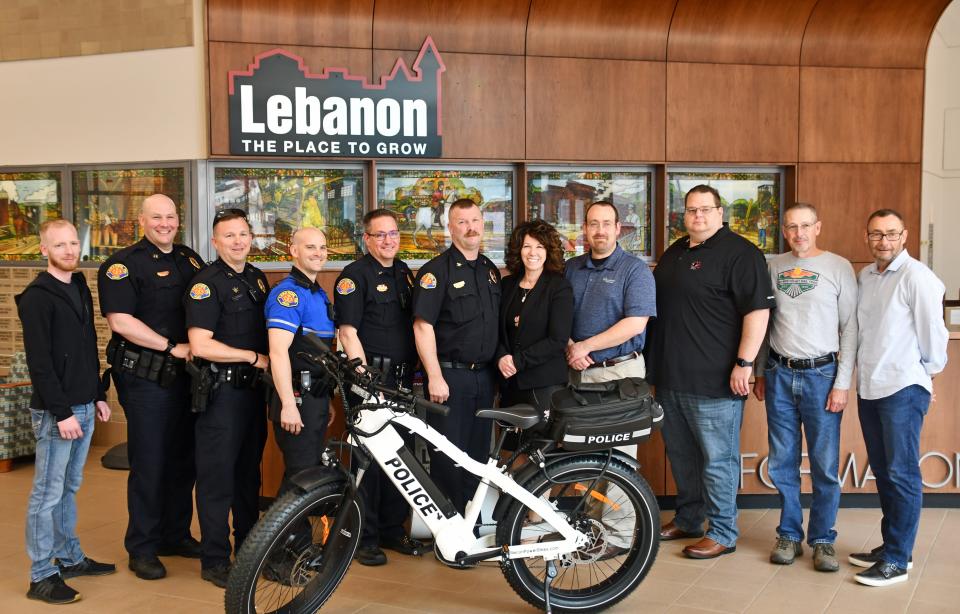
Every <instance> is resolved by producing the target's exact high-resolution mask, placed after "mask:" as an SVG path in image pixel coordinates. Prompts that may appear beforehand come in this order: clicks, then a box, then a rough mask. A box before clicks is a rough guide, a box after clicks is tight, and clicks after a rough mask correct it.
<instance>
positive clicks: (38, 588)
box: [27, 574, 80, 605]
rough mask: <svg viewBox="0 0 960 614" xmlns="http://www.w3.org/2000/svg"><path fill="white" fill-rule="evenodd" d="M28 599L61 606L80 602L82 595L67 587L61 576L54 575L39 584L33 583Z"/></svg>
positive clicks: (28, 592)
mask: <svg viewBox="0 0 960 614" xmlns="http://www.w3.org/2000/svg"><path fill="white" fill-rule="evenodd" d="M27 597H28V598H30V599H36V600H37V601H43V602H45V603H52V604H54V605H61V604H64V603H73V602H74V601H79V600H80V593H78V592H77V591H75V590H73V589H72V588H70V587H69V586H67V585H66V584H65V583H64V582H63V578H61V577H60V574H53V575H52V576H50V577H48V578H44V579H43V580H40V581H39V582H31V583H30V590H29V591H27Z"/></svg>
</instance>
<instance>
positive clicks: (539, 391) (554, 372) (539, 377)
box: [497, 220, 573, 410]
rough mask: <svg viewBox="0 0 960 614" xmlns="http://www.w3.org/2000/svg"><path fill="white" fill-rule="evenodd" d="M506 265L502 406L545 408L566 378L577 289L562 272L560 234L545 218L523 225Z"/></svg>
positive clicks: (515, 234) (499, 358) (500, 361)
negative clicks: (523, 404)
mask: <svg viewBox="0 0 960 614" xmlns="http://www.w3.org/2000/svg"><path fill="white" fill-rule="evenodd" d="M506 264H507V269H508V270H509V271H510V274H509V275H507V276H506V277H504V278H503V286H502V291H501V292H502V293H501V296H500V341H499V344H498V348H497V367H499V369H500V374H501V375H503V377H504V378H505V379H506V386H503V387H501V405H502V406H507V405H513V404H516V403H530V404H532V405H534V406H536V407H539V408H540V409H541V410H543V409H545V408H548V407H549V402H550V401H549V399H550V395H551V394H552V393H553V391H554V390H556V389H557V388H558V387H561V386H564V385H566V383H567V362H566V359H565V357H564V350H565V349H566V347H567V343H568V341H569V340H570V331H571V329H572V327H573V289H572V288H571V286H570V282H568V281H567V280H566V278H564V276H563V248H562V247H561V243H560V235H559V233H557V230H556V229H555V228H554V227H553V226H551V225H550V224H548V223H546V222H544V221H543V220H533V221H530V222H524V223H523V224H520V225H519V226H517V228H516V229H514V231H513V234H512V235H511V236H510V244H509V246H508V247H507V255H506Z"/></svg>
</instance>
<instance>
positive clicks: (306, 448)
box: [273, 394, 330, 496]
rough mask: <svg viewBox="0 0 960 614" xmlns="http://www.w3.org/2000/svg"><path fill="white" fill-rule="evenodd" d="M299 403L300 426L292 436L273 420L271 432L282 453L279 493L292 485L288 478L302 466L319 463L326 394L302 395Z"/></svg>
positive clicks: (327, 408)
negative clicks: (301, 424)
mask: <svg viewBox="0 0 960 614" xmlns="http://www.w3.org/2000/svg"><path fill="white" fill-rule="evenodd" d="M301 398H302V399H303V402H302V404H301V405H300V420H301V421H302V422H303V428H302V429H300V432H299V433H298V434H296V435H294V434H293V433H290V432H288V431H285V430H283V428H282V427H281V426H280V423H279V422H274V423H273V435H274V437H275V439H276V440H277V446H278V447H279V448H280V451H281V452H283V464H284V470H283V483H282V484H281V485H280V492H278V493H277V495H278V496H279V495H282V494H284V493H285V492H287V491H288V490H290V488H291V487H292V483H291V482H290V478H292V477H293V476H295V475H296V474H297V473H299V472H300V471H303V470H304V469H309V468H310V467H316V466H317V465H319V464H320V457H321V455H322V453H323V448H324V442H325V440H326V436H327V420H328V419H329V417H330V397H327V396H322V397H315V396H313V395H310V394H306V395H304V396H303V397H301Z"/></svg>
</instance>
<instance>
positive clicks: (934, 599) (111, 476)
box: [0, 448, 960, 614]
mask: <svg viewBox="0 0 960 614" xmlns="http://www.w3.org/2000/svg"><path fill="white" fill-rule="evenodd" d="M103 452H104V450H103V449H97V448H94V449H92V450H91V452H90V457H89V458H90V460H89V462H88V467H87V472H86V476H85V482H84V485H83V487H82V488H81V490H80V497H79V506H80V519H79V523H78V529H79V535H80V539H81V542H82V544H83V547H84V549H85V551H86V552H87V553H88V554H89V555H90V556H92V557H93V558H95V559H98V560H102V561H112V562H115V563H117V564H118V565H117V567H118V568H119V571H118V573H117V574H115V575H112V576H103V577H99V578H76V579H73V580H71V581H70V584H71V585H72V586H74V587H75V588H76V589H77V590H79V591H80V592H81V594H82V595H83V599H82V600H81V601H79V602H77V603H75V604H71V605H70V606H68V607H66V608H64V610H65V611H68V612H77V613H80V612H96V613H98V614H109V613H114V612H116V613H119V612H137V613H138V614H149V613H153V612H158V613H159V612H162V613H163V614H179V613H190V614H199V613H204V612H211V613H212V612H222V611H223V592H222V591H221V590H219V589H217V588H216V587H214V586H213V585H212V584H209V583H207V582H204V581H202V580H200V576H199V562H198V561H192V560H186V559H180V558H169V559H166V564H167V569H168V572H169V575H168V577H167V578H166V579H164V580H160V581H156V582H144V581H142V580H138V579H137V578H136V577H134V575H133V574H132V573H131V572H130V571H129V570H127V568H126V554H125V552H124V550H123V543H122V540H123V532H124V528H125V525H126V511H125V510H126V506H125V502H124V501H125V489H126V482H125V480H126V473H124V472H117V471H109V470H106V469H103V468H102V467H101V466H100V464H99V459H100V456H101V455H102V454H103ZM32 476H33V464H32V463H31V462H23V461H20V462H18V463H17V464H16V465H15V468H14V470H13V471H12V472H10V473H4V474H0V493H2V495H0V612H4V613H11V614H13V613H15V614H20V613H30V612H49V611H51V610H54V609H56V608H54V607H53V606H48V605H46V604H41V603H38V602H35V601H29V600H27V599H26V598H25V597H24V594H25V593H26V590H27V588H28V582H29V575H28V568H29V562H28V560H27V556H26V554H25V552H24V546H23V518H24V513H25V509H26V500H27V495H28V492H29V489H30V483H31V479H32ZM662 515H663V518H664V519H665V520H667V519H669V518H670V517H671V513H670V512H664V513H663V514H662ZM777 521H778V513H777V510H744V511H742V512H741V514H740V529H741V538H740V542H739V544H738V549H737V552H736V553H735V554H733V555H727V556H724V557H720V558H719V559H715V560H712V561H694V560H691V559H687V558H685V557H684V556H683V555H682V554H681V552H680V550H681V548H682V546H683V542H666V543H664V544H662V545H661V548H660V554H659V556H658V558H657V561H656V563H655V564H654V566H653V569H652V570H651V571H650V574H649V575H648V576H647V578H646V580H645V581H644V582H643V583H642V584H641V585H640V587H639V588H638V589H637V590H636V591H635V592H634V593H633V594H632V595H631V596H630V597H629V598H628V599H627V600H625V601H624V602H622V603H621V604H619V605H618V606H617V607H615V608H613V609H611V610H609V611H611V612H643V613H645V614H646V613H655V612H677V613H680V612H685V613H689V614H694V613H700V614H703V613H705V612H750V613H763V614H766V613H773V612H836V613H843V614H852V613H856V612H864V613H865V614H884V613H886V612H909V613H911V614H913V613H916V614H932V613H934V612H944V613H946V612H951V613H957V612H960V556H958V555H957V552H958V551H960V509H950V510H946V509H926V510H924V511H923V516H922V519H921V523H920V533H919V535H918V537H917V545H916V549H915V550H914V568H913V570H912V571H911V572H910V580H909V581H908V582H906V583H903V584H898V585H895V586H891V587H886V588H870V587H865V586H860V585H859V584H856V583H855V582H854V581H853V574H854V573H855V571H856V569H855V568H853V567H851V566H849V565H847V564H846V563H843V564H842V567H841V570H840V572H839V573H833V574H824V573H817V572H816V571H814V570H813V568H812V562H811V559H810V552H809V550H806V551H805V556H804V558H802V559H801V560H799V561H798V562H797V563H795V564H793V565H792V566H789V567H779V566H774V565H771V564H769V563H768V562H767V556H768V553H769V549H770V547H771V546H772V544H773V540H774V531H775V527H776V525H777ZM838 529H839V531H840V537H839V541H838V543H837V549H838V552H839V553H840V554H841V555H843V556H844V557H845V555H846V554H847V553H849V552H853V551H862V550H864V549H869V548H870V547H873V546H874V545H876V544H877V543H879V537H878V536H879V532H880V514H879V512H878V511H877V510H864V509H842V510H840V519H839V521H838ZM194 534H195V535H199V531H196V530H195V532H194ZM324 611H330V612H336V613H343V614H346V613H351V612H363V613H364V614H378V613H381V612H382V613H387V614H389V613H398V614H399V613H401V612H456V613H457V614H468V613H470V614H472V613H481V612H490V613H497V614H508V613H512V612H534V611H535V610H533V609H532V608H530V607H529V606H527V605H526V603H525V602H523V601H521V600H520V598H519V597H517V596H516V595H514V593H513V591H512V590H511V589H510V587H509V586H508V585H507V583H506V581H505V580H504V579H503V577H502V576H501V574H500V571H499V569H498V568H497V567H496V566H492V567H482V568H480V569H476V570H473V571H455V570H451V569H447V568H445V567H443V566H441V565H440V564H439V563H437V562H436V561H435V560H433V559H432V558H430V557H424V558H422V559H414V558H408V557H403V556H402V555H399V554H394V555H390V563H389V564H388V565H386V566H384V567H376V568H368V567H362V566H360V565H354V566H353V567H351V568H350V571H349V572H348V574H347V577H346V579H345V580H344V583H343V584H342V585H341V586H340V588H339V589H338V591H337V593H336V594H335V595H334V597H333V598H332V599H331V600H330V602H329V603H328V604H327V607H326V608H325V610H324Z"/></svg>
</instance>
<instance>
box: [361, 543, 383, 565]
mask: <svg viewBox="0 0 960 614" xmlns="http://www.w3.org/2000/svg"><path fill="white" fill-rule="evenodd" d="M353 558H355V559H357V562H358V563H360V564H361V565H366V566H367V567H376V566H378V565H386V564H387V555H386V554H384V553H383V550H381V549H380V548H378V547H377V546H360V547H359V548H357V551H356V553H354V555H353Z"/></svg>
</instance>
